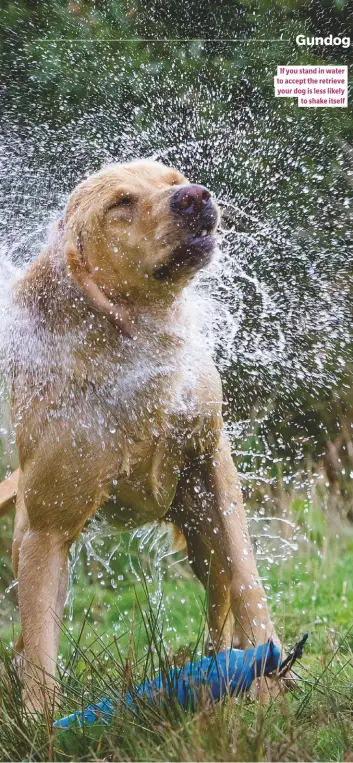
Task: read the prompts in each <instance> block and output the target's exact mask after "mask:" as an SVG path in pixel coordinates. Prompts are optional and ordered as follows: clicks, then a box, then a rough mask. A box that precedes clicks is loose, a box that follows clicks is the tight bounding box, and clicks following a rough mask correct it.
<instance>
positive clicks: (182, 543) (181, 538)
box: [171, 523, 187, 552]
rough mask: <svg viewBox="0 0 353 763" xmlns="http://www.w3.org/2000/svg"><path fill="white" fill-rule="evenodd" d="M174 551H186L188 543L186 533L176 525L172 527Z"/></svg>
mask: <svg viewBox="0 0 353 763" xmlns="http://www.w3.org/2000/svg"><path fill="white" fill-rule="evenodd" d="M171 530H172V545H173V551H175V552H176V551H184V550H185V549H187V543H186V538H185V535H184V533H183V532H182V531H181V530H179V527H177V526H176V525H175V524H174V523H173V524H172V525H171Z"/></svg>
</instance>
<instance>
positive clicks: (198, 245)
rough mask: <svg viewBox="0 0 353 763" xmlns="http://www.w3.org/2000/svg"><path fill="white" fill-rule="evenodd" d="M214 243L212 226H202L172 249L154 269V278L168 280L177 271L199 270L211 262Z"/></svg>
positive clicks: (191, 271) (176, 273)
mask: <svg viewBox="0 0 353 763" xmlns="http://www.w3.org/2000/svg"><path fill="white" fill-rule="evenodd" d="M215 244H216V236H215V231H214V228H202V229H201V230H200V231H199V232H197V233H194V234H193V235H192V236H190V238H188V239H187V241H186V242H185V243H183V244H181V245H180V246H177V247H176V248H175V249H174V250H173V252H172V254H171V256H170V257H169V259H168V261H167V262H165V263H163V264H162V265H159V266H158V267H157V268H156V269H155V270H154V272H153V276H154V278H156V279H159V280H168V279H172V278H173V277H174V276H175V277H177V275H178V273H180V274H181V273H186V272H188V273H194V272H196V271H197V270H200V269H201V268H203V267H205V266H206V265H208V264H209V263H210V262H211V260H212V256H213V252H214V249H215Z"/></svg>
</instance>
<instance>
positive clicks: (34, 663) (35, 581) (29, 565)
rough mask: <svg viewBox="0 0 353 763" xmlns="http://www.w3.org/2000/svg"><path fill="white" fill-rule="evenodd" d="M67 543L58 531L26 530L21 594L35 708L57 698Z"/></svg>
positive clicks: (28, 696) (29, 700)
mask: <svg viewBox="0 0 353 763" xmlns="http://www.w3.org/2000/svg"><path fill="white" fill-rule="evenodd" d="M67 566H68V544H67V542H65V539H63V537H62V536H61V535H60V533H56V532H53V531H51V532H39V531H33V530H27V532H26V533H25V535H24V537H23V540H22V543H21V550H20V558H19V570H18V597H19V607H20V615H21V623H22V633H23V641H24V646H25V663H24V673H25V675H24V678H25V687H26V691H25V697H24V701H25V702H26V704H27V705H28V706H29V707H30V708H31V709H34V710H38V709H42V708H43V705H45V701H47V702H48V703H49V705H50V703H52V702H53V701H55V693H57V691H56V692H55V680H54V678H53V674H54V673H55V665H56V657H57V649H58V639H59V628H60V621H61V620H62V616H63V608H64V602H65V595H66V587H67Z"/></svg>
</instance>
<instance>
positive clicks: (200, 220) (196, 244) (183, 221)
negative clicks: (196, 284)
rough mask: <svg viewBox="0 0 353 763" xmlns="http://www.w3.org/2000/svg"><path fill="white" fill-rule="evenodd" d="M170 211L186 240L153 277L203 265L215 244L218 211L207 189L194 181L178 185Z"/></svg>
mask: <svg viewBox="0 0 353 763" xmlns="http://www.w3.org/2000/svg"><path fill="white" fill-rule="evenodd" d="M170 210H171V212H172V214H173V216H174V217H175V222H176V225H177V226H178V228H179V229H180V230H181V233H182V234H183V235H182V237H183V238H184V237H185V241H184V242H183V243H181V244H180V245H179V246H177V247H176V248H175V249H174V250H173V252H172V254H171V256H170V258H169V260H168V262H166V263H164V264H162V265H160V266H159V267H157V268H156V270H155V271H154V274H153V275H154V277H155V278H158V279H161V280H164V279H170V278H172V277H173V276H174V275H177V273H178V272H180V271H182V272H183V273H185V272H186V271H190V272H195V271H197V270H199V269H200V268H202V267H204V266H205V265H207V264H208V263H209V262H210V261H211V259H212V254H213V251H214V247H215V236H214V233H215V229H216V225H217V222H218V210H217V207H216V205H215V203H214V202H213V201H212V198H211V193H210V191H209V190H208V188H205V186H203V185H196V184H195V185H187V186H183V187H182V188H179V189H178V190H177V191H175V193H173V195H172V197H171V200H170Z"/></svg>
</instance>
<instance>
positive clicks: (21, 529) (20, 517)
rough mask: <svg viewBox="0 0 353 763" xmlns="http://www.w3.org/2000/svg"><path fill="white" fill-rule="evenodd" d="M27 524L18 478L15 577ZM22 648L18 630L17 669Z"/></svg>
mask: <svg viewBox="0 0 353 763" xmlns="http://www.w3.org/2000/svg"><path fill="white" fill-rule="evenodd" d="M28 526H29V525H28V516H27V510H26V506H25V502H24V497H23V491H22V490H21V479H19V488H18V492H17V497H16V516H15V526H14V535H13V539H12V567H13V571H14V575H15V578H17V577H18V565H19V559H20V549H21V544H22V540H23V536H24V534H25V533H26V531H27V530H28ZM23 648H24V645H23V636H22V632H20V634H19V636H18V638H17V640H16V644H15V651H16V653H17V654H16V657H15V664H16V666H17V667H18V668H19V669H22V668H23V658H22V657H21V653H22V652H23Z"/></svg>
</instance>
